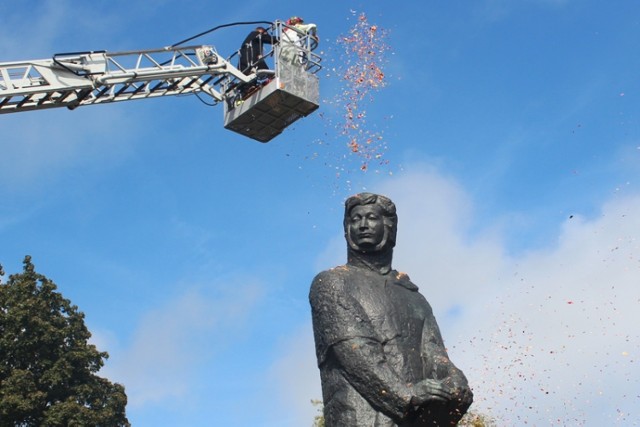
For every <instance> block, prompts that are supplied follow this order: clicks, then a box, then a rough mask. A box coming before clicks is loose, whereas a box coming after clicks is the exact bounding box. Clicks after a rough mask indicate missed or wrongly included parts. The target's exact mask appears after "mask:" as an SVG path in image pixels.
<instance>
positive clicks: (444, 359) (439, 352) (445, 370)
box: [422, 303, 473, 414]
mask: <svg viewBox="0 0 640 427" xmlns="http://www.w3.org/2000/svg"><path fill="white" fill-rule="evenodd" d="M427 305H428V303H427ZM428 310H429V313H428V316H427V317H426V318H425V322H424V326H423V333H422V359H423V366H424V370H425V372H424V374H425V378H431V379H433V380H436V381H438V382H439V383H440V384H441V385H442V386H443V387H444V388H445V389H446V390H448V391H449V392H450V394H451V396H452V399H451V404H453V406H454V407H456V408H457V409H459V410H460V411H462V413H463V414H464V412H466V410H467V408H468V407H469V406H470V405H471V402H472V401H473V393H472V392H471V389H470V388H469V383H468V382H467V378H466V377H465V375H464V374H463V373H462V371H461V370H460V369H458V368H457V367H456V366H455V365H454V364H453V362H452V361H451V359H449V355H448V354H447V350H446V348H445V346H444V342H443V340H442V335H441V334H440V328H439V327H438V324H437V322H436V319H435V317H434V316H433V313H432V311H431V307H430V306H429V307H428Z"/></svg>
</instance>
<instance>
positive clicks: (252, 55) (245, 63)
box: [238, 30, 278, 75]
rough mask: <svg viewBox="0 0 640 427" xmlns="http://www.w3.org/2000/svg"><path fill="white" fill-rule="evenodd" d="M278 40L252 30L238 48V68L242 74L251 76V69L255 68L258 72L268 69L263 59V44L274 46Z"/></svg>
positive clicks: (265, 33)
mask: <svg viewBox="0 0 640 427" xmlns="http://www.w3.org/2000/svg"><path fill="white" fill-rule="evenodd" d="M277 41H278V39H277V37H275V36H272V35H270V34H269V33H267V32H266V31H265V32H260V31H258V30H254V31H252V32H250V33H249V35H248V36H247V38H245V39H244V41H243V42H242V46H241V47H240V53H239V55H240V60H239V63H238V68H239V69H240V71H242V72H243V73H244V74H247V75H248V74H251V68H252V67H256V68H257V69H258V70H266V69H268V68H269V66H268V65H267V63H266V62H265V61H264V59H263V55H264V44H265V43H266V44H271V45H273V44H275V43H277Z"/></svg>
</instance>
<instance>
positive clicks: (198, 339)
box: [104, 280, 263, 409]
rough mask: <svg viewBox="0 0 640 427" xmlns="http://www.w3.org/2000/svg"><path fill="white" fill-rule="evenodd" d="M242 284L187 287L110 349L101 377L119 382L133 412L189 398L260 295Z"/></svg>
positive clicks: (238, 331) (254, 286)
mask: <svg viewBox="0 0 640 427" xmlns="http://www.w3.org/2000/svg"><path fill="white" fill-rule="evenodd" d="M238 283H240V281H238ZM243 283H244V284H230V283H227V284H226V285H225V286H224V288H223V287H221V286H218V285H216V284H210V285H207V286H197V287H195V286H192V287H189V289H188V290H187V291H185V292H184V293H183V294H182V295H180V296H178V297H177V298H175V299H171V300H168V301H166V302H165V304H163V306H161V307H158V308H156V309H154V310H151V311H149V312H147V313H145V314H144V315H143V316H142V318H141V319H140V321H139V323H138V325H137V326H136V328H135V332H134V334H133V337H132V339H131V342H130V343H128V344H125V345H121V346H120V348H115V350H110V354H111V356H112V357H111V359H110V361H109V363H108V364H107V366H106V367H105V369H104V375H105V376H108V377H110V378H112V379H113V380H114V381H117V382H120V383H122V384H124V386H125V388H126V391H127V396H128V397H129V402H130V405H131V407H133V409H135V408H137V407H140V406H143V405H153V404H163V403H168V402H172V401H178V402H188V401H189V400H193V398H194V396H191V393H196V390H197V389H198V387H196V386H195V385H194V384H195V383H196V382H197V378H198V377H199V376H201V375H202V374H201V370H202V369H203V367H204V365H207V364H210V363H211V362H212V361H213V360H214V359H215V357H216V355H217V354H219V353H220V352H223V351H224V350H225V349H226V347H227V346H229V345H230V344H231V343H233V342H234V340H236V339H238V336H242V331H244V330H245V327H246V325H245V320H246V319H247V317H248V316H249V315H250V313H251V312H252V310H253V309H254V307H255V306H256V304H258V302H259V301H260V300H261V299H262V297H263V293H262V289H263V287H262V286H260V285H259V284H256V283H251V281H246V280H245V281H243ZM247 283H249V284H247ZM115 347H117V346H115ZM111 348H114V345H113V344H111ZM207 375H210V373H207ZM211 382H212V383H215V378H212V379H211Z"/></svg>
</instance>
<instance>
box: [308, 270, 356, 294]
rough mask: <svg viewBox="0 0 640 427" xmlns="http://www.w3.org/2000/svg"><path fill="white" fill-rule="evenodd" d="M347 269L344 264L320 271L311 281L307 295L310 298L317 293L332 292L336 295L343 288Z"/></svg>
mask: <svg viewBox="0 0 640 427" xmlns="http://www.w3.org/2000/svg"><path fill="white" fill-rule="evenodd" d="M347 274H348V269H347V268H346V266H339V267H335V268H331V269H329V270H325V271H322V272H320V273H318V274H317V275H316V277H315V278H314V279H313V282H312V283H311V290H310V292H309V297H310V298H311V299H313V298H314V296H318V295H327V294H332V295H334V296H338V295H340V294H342V293H343V292H344V290H345V284H346V276H347Z"/></svg>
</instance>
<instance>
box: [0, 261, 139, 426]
mask: <svg viewBox="0 0 640 427" xmlns="http://www.w3.org/2000/svg"><path fill="white" fill-rule="evenodd" d="M1 271H2V268H1V267H0V272H1ZM56 289H57V287H56V285H55V284H54V283H53V282H52V281H51V280H49V279H47V278H46V277H45V276H43V275H41V274H38V273H36V272H35V268H34V266H33V264H32V263H31V257H30V256H26V257H25V259H24V270H23V272H22V273H20V274H13V275H11V276H10V277H9V280H8V281H7V283H6V284H2V283H1V282H0V427H5V426H6V427H15V426H21V427H30V426H108V427H111V426H114V427H115V426H118V427H120V426H129V425H130V424H129V421H128V420H127V417H126V415H125V406H126V404H127V396H126V394H125V392H124V387H123V386H121V385H120V384H112V383H111V382H109V381H108V380H106V379H104V378H101V377H99V376H97V375H96V373H97V372H98V371H99V370H100V368H101V367H102V366H103V364H104V360H105V359H106V358H107V357H108V354H107V353H105V352H100V351H98V350H97V349H96V347H95V346H94V345H91V344H88V342H87V341H88V339H89V338H90V337H91V333H90V332H89V330H88V329H87V327H86V326H85V324H84V314H83V313H82V312H80V311H78V307H76V306H75V305H72V304H71V302H70V301H69V300H67V299H65V298H63V296H62V295H61V294H60V293H59V292H56Z"/></svg>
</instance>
